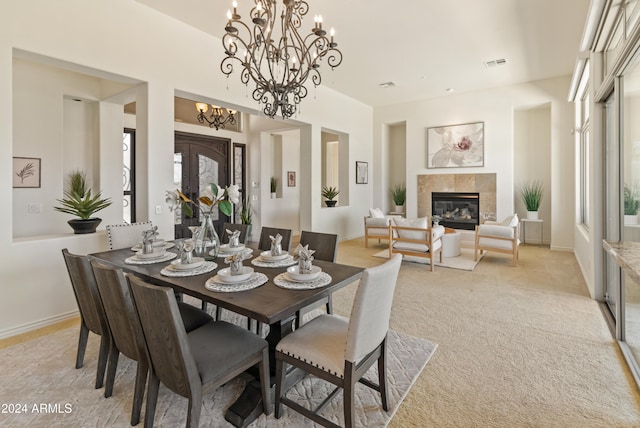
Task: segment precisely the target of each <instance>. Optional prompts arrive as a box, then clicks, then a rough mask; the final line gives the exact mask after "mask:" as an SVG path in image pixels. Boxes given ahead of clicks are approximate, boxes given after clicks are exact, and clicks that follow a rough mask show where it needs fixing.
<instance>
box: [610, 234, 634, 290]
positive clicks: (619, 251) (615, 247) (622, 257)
mask: <svg viewBox="0 0 640 428" xmlns="http://www.w3.org/2000/svg"><path fill="white" fill-rule="evenodd" d="M602 247H603V248H604V249H605V250H606V251H607V253H609V254H611V255H612V256H613V258H614V259H615V261H616V263H618V265H620V267H621V268H622V269H623V270H624V271H625V272H626V273H627V274H628V275H629V276H630V277H631V278H632V279H633V280H634V281H636V282H637V283H640V242H632V241H606V240H603V241H602Z"/></svg>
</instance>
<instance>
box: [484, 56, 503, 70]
mask: <svg viewBox="0 0 640 428" xmlns="http://www.w3.org/2000/svg"><path fill="white" fill-rule="evenodd" d="M506 63H507V60H506V59H504V58H500V59H494V60H492V61H487V62H485V63H484V66H485V67H487V68H493V67H498V66H500V65H505V64H506Z"/></svg>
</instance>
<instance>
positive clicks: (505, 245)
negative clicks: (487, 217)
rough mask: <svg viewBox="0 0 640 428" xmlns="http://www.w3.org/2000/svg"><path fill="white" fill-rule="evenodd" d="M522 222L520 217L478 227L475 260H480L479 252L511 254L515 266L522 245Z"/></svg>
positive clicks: (491, 222)
mask: <svg viewBox="0 0 640 428" xmlns="http://www.w3.org/2000/svg"><path fill="white" fill-rule="evenodd" d="M519 237H520V222H519V220H518V215H517V214H514V215H512V216H509V217H507V218H506V219H504V220H503V221H502V222H500V223H498V222H495V221H488V222H485V223H483V224H481V225H479V226H476V240H475V246H474V252H473V260H474V261H475V260H478V251H480V254H482V252H483V251H495V252H498V253H505V254H511V256H512V257H513V265H514V266H516V264H517V261H518V246H519V245H520V239H519Z"/></svg>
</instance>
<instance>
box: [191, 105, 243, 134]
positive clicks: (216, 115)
mask: <svg viewBox="0 0 640 428" xmlns="http://www.w3.org/2000/svg"><path fill="white" fill-rule="evenodd" d="M196 110H198V111H199V112H200V113H198V122H200V123H205V122H207V123H208V124H209V128H216V131H217V130H218V129H220V128H224V125H225V123H229V125H235V123H236V117H235V112H234V111H233V110H231V109H229V110H228V112H229V114H228V115H227V116H226V117H225V115H224V110H225V109H223V108H222V107H217V106H214V105H213V104H211V116H210V117H207V116H205V113H206V112H207V111H208V110H209V104H206V103H196Z"/></svg>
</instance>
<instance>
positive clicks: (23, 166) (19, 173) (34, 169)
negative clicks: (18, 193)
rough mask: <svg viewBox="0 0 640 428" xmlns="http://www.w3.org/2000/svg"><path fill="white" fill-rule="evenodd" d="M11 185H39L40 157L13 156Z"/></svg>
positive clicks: (23, 186)
mask: <svg viewBox="0 0 640 428" xmlns="http://www.w3.org/2000/svg"><path fill="white" fill-rule="evenodd" d="M12 177H13V187H14V188H39V187H40V158H20V157H14V158H13V174H12Z"/></svg>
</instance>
